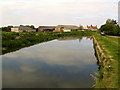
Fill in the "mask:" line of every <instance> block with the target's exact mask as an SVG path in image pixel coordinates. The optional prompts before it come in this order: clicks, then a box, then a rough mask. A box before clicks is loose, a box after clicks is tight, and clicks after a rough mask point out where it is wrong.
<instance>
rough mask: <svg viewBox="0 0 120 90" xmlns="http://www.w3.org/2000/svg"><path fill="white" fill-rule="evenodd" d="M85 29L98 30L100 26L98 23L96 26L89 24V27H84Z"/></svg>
mask: <svg viewBox="0 0 120 90" xmlns="http://www.w3.org/2000/svg"><path fill="white" fill-rule="evenodd" d="M83 29H84V30H92V31H96V30H98V27H97V25H96V26H93V25H90V26H88V25H87V27H84V28H83Z"/></svg>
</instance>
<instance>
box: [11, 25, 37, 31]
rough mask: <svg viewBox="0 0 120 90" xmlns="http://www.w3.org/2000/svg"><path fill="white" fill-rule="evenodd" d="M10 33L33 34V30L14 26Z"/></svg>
mask: <svg viewBox="0 0 120 90" xmlns="http://www.w3.org/2000/svg"><path fill="white" fill-rule="evenodd" d="M11 32H35V30H34V29H32V28H30V27H25V26H16V27H13V28H11Z"/></svg>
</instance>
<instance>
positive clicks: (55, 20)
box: [0, 0, 119, 27]
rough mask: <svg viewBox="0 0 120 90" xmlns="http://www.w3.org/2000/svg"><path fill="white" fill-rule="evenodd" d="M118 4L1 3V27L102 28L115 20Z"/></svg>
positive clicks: (71, 0)
mask: <svg viewBox="0 0 120 90" xmlns="http://www.w3.org/2000/svg"><path fill="white" fill-rule="evenodd" d="M118 1H119V0H0V26H7V25H21V24H22V25H31V24H32V25H35V26H36V27H38V26H40V25H58V24H62V25H66V24H69V25H80V24H81V25H84V26H85V25H91V24H92V25H98V26H100V25H102V24H104V23H105V21H106V19H108V18H111V19H116V20H118Z"/></svg>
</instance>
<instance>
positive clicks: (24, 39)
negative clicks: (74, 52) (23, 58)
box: [1, 31, 94, 54]
mask: <svg viewBox="0 0 120 90" xmlns="http://www.w3.org/2000/svg"><path fill="white" fill-rule="evenodd" d="M93 32H94V31H73V32H1V34H2V54H5V53H7V52H11V51H15V50H18V49H20V48H23V47H28V46H31V45H34V44H38V43H41V42H45V41H49V40H53V39H57V38H61V37H69V36H70V37H71V36H72V37H82V36H92V33H93Z"/></svg>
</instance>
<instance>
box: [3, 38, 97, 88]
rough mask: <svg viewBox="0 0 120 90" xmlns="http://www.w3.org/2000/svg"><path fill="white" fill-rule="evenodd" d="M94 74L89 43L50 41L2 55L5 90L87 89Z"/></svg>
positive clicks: (94, 63)
mask: <svg viewBox="0 0 120 90" xmlns="http://www.w3.org/2000/svg"><path fill="white" fill-rule="evenodd" d="M96 71H97V65H96V59H95V56H94V50H93V44H92V40H88V39H86V38H85V37H84V38H82V40H81V41H80V42H79V39H72V40H62V41H61V40H60V41H59V40H53V41H49V42H45V43H41V44H38V45H34V46H31V47H29V48H24V49H21V50H19V51H16V52H13V53H9V54H5V55H3V87H4V88H10V87H12V88H13V87H14V88H20V87H22V88H87V87H91V86H92V85H93V83H94V80H93V78H92V77H91V76H90V74H94V72H96Z"/></svg>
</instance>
